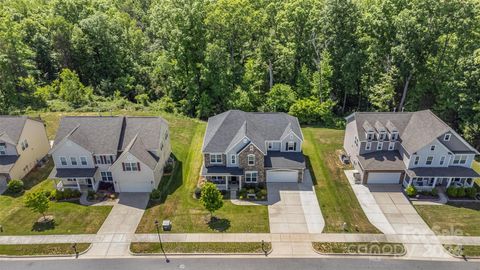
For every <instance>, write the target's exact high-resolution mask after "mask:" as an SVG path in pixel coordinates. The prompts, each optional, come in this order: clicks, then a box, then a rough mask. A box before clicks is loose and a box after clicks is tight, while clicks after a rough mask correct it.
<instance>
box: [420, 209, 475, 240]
mask: <svg viewBox="0 0 480 270" xmlns="http://www.w3.org/2000/svg"><path fill="white" fill-rule="evenodd" d="M415 208H416V209H417V211H418V213H419V214H420V215H421V216H422V218H423V219H424V220H425V222H427V224H428V225H429V226H430V228H432V230H433V231H434V232H435V233H436V234H441V235H472V236H480V226H479V225H478V224H480V204H478V203H449V204H448V205H416V206H415Z"/></svg>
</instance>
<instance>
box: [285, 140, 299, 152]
mask: <svg viewBox="0 0 480 270" xmlns="http://www.w3.org/2000/svg"><path fill="white" fill-rule="evenodd" d="M290 146H291V147H292V148H291V149H290ZM295 151H297V143H296V142H294V141H288V142H287V152H295Z"/></svg>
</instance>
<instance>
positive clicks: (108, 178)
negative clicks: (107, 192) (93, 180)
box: [100, 171, 113, 183]
mask: <svg viewBox="0 0 480 270" xmlns="http://www.w3.org/2000/svg"><path fill="white" fill-rule="evenodd" d="M100 176H101V177H102V182H107V183H112V182H113V175H112V172H109V171H105V172H100Z"/></svg>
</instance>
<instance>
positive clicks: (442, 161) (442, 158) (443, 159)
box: [438, 156, 447, 166]
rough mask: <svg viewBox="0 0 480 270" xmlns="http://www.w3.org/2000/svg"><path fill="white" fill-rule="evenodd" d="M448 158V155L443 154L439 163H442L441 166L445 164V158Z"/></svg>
mask: <svg viewBox="0 0 480 270" xmlns="http://www.w3.org/2000/svg"><path fill="white" fill-rule="evenodd" d="M446 159H447V157H446V156H441V157H440V162H439V163H438V164H440V166H443V165H445V160H446Z"/></svg>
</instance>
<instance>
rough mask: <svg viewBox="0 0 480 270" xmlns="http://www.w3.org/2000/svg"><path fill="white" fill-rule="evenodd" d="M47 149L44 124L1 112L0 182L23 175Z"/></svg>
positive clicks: (42, 156)
mask: <svg viewBox="0 0 480 270" xmlns="http://www.w3.org/2000/svg"><path fill="white" fill-rule="evenodd" d="M49 150H50V144H49V142H48V138H47V133H46V130H45V125H44V123H43V121H41V120H40V119H35V118H29V117H26V116H0V186H5V185H6V184H7V183H8V181H9V180H10V179H22V178H23V177H25V175H26V174H27V173H28V172H30V171H31V170H32V169H33V168H35V166H36V165H37V164H38V162H39V161H40V160H42V159H43V158H44V157H45V156H46V155H47V154H48V151H49Z"/></svg>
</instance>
